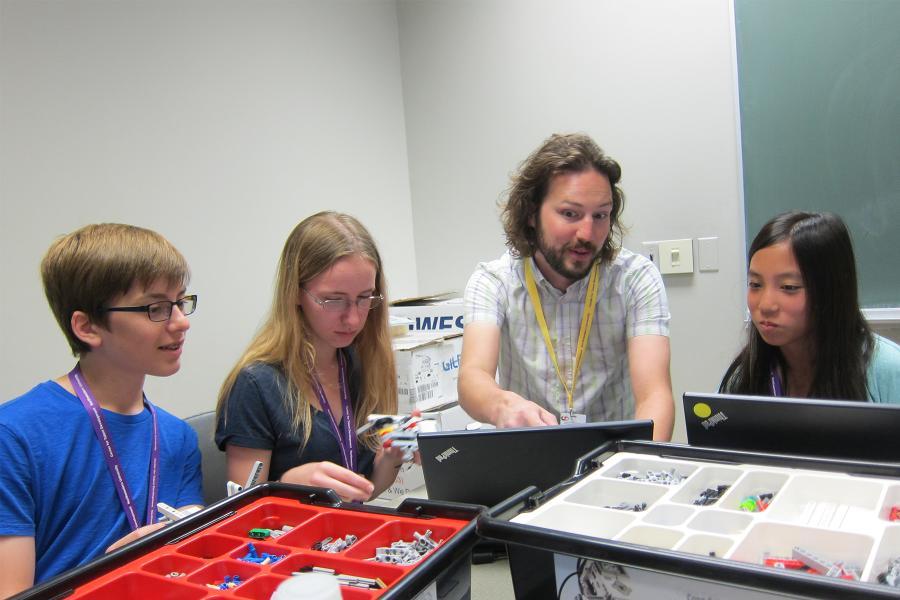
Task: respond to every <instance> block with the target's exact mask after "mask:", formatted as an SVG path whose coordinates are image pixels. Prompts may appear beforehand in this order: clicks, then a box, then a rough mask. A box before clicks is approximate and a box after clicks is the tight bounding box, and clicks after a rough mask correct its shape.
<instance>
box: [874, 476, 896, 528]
mask: <svg viewBox="0 0 900 600" xmlns="http://www.w3.org/2000/svg"><path fill="white" fill-rule="evenodd" d="M894 507H897V508H900V485H891V486H888V488H887V491H886V493H885V494H884V501H883V502H882V503H881V509H880V510H879V511H878V518H879V519H884V520H885V521H888V523H893V524H895V525H898V526H900V521H891V520H890V518H891V509H892V508H894Z"/></svg>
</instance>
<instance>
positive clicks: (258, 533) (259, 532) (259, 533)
mask: <svg viewBox="0 0 900 600" xmlns="http://www.w3.org/2000/svg"><path fill="white" fill-rule="evenodd" d="M247 535H249V536H250V537H252V538H254V539H257V540H264V539H266V538H267V537H269V536H270V535H272V530H271V529H263V528H261V527H256V528H254V529H251V530H250V532H249V533H248V534H247Z"/></svg>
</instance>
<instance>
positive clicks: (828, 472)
mask: <svg viewBox="0 0 900 600" xmlns="http://www.w3.org/2000/svg"><path fill="white" fill-rule="evenodd" d="M618 449H619V450H620V451H617V452H615V453H613V454H611V455H610V454H607V455H606V456H605V457H602V458H601V459H598V460H597V463H598V465H599V466H597V467H596V468H595V469H594V470H593V471H591V472H588V473H584V474H582V475H579V476H576V477H574V478H573V480H571V481H570V482H565V483H563V484H561V485H560V486H558V489H555V490H550V491H549V492H548V493H546V494H545V495H543V497H542V498H540V499H539V500H538V501H537V502H536V503H537V504H538V506H537V508H534V509H532V510H528V509H527V506H526V509H525V510H524V511H523V512H519V513H518V514H516V516H514V517H512V518H510V519H509V521H510V522H511V523H515V524H523V525H527V526H529V528H531V527H534V528H541V529H550V530H553V531H555V532H560V533H565V534H571V535H570V537H572V538H573V539H576V542H575V544H576V546H577V539H578V537H579V536H588V537H591V538H599V539H603V540H611V541H613V542H618V543H624V544H636V545H642V546H648V547H651V548H656V549H660V550H663V551H672V553H670V554H673V553H686V554H688V555H692V556H698V557H704V558H705V559H708V558H710V557H712V558H714V559H724V560H714V561H708V560H704V561H703V562H706V563H710V562H712V563H713V564H716V563H718V564H720V565H721V564H723V563H727V562H731V561H737V562H739V563H746V564H748V565H757V566H759V567H761V569H762V570H764V571H769V572H771V571H776V570H777V569H776V568H774V567H770V566H763V565H764V560H765V559H766V558H767V557H770V558H775V557H784V558H791V557H792V554H793V552H794V549H795V548H796V547H799V548H801V549H803V550H804V551H805V552H807V553H808V554H810V555H812V556H814V557H816V558H820V559H822V561H823V562H827V563H836V562H838V563H842V564H843V565H845V566H846V567H848V568H850V567H855V568H856V569H857V572H858V574H859V582H861V583H863V584H865V583H868V584H870V585H860V584H859V583H855V585H854V587H856V588H867V589H869V590H870V591H872V590H873V588H874V587H875V586H877V588H878V589H879V591H885V592H889V593H890V592H896V593H897V594H898V596H900V589H896V588H890V587H889V586H886V585H883V584H879V583H878V575H879V573H882V572H884V571H886V570H887V568H888V565H889V563H890V561H891V560H893V559H897V558H900V521H894V522H892V521H890V513H891V508H892V507H894V506H897V505H900V479H898V478H900V465H885V464H881V465H879V464H875V463H857V462H847V461H832V460H822V459H803V458H797V457H784V456H777V455H766V454H757V453H748V452H729V451H719V450H711V449H703V448H689V447H686V446H678V445H674V444H653V443H640V442H620V443H619V444H618ZM629 449H633V450H635V451H628V450H629ZM601 461H602V462H601ZM648 472H650V473H653V475H652V477H654V478H657V479H659V475H658V474H659V473H668V474H675V475H676V477H675V478H674V479H675V481H671V480H670V481H667V482H662V481H658V480H657V481H646V480H641V479H645V478H646V476H647V474H648ZM623 473H624V474H625V475H624V476H623ZM859 473H865V475H859ZM872 473H875V474H876V475H875V476H873V475H871V474H872ZM718 486H728V487H727V489H725V490H724V492H723V493H721V495H720V496H719V497H718V499H716V500H715V501H712V502H710V503H708V504H705V505H703V504H695V501H698V500H699V499H700V496H701V493H702V492H703V491H704V490H708V489H710V488H717V487H718ZM766 494H771V501H770V503H769V504H768V506H767V507H766V508H765V509H764V510H761V511H758V512H749V511H747V510H743V509H742V508H741V504H742V503H744V502H746V501H747V499H748V497H756V496H759V495H766ZM539 496H540V495H539ZM526 504H527V503H526ZM635 505H637V506H636V508H637V510H628V507H632V508H635ZM616 506H619V508H613V507H616ZM745 506H746V505H745ZM623 507H624V509H623ZM757 509H758V507H757ZM495 514H496V512H495ZM534 547H540V543H538V544H535V545H534ZM575 553H576V554H581V555H582V556H586V555H587V554H585V553H578V552H575ZM634 566H640V565H639V564H635V565H634ZM794 573H799V572H798V571H794ZM804 576H805V577H806V578H807V579H808V580H809V581H810V582H815V583H816V584H821V583H823V581H822V580H823V579H832V578H830V577H825V576H823V575H814V574H804ZM816 579H818V580H819V581H815V580H816ZM847 583H849V582H847ZM844 584H845V582H844V580H842V581H841V583H840V584H839V586H838V588H837V589H841V587H843V586H844ZM816 587H819V586H818V585H816ZM844 589H846V588H844ZM836 591H837V590H836ZM814 595H815V594H814ZM834 597H840V596H834Z"/></svg>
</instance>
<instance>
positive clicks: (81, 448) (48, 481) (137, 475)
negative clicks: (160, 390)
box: [0, 381, 203, 583]
mask: <svg viewBox="0 0 900 600" xmlns="http://www.w3.org/2000/svg"><path fill="white" fill-rule="evenodd" d="M156 414H157V417H158V422H159V433H160V446H159V450H160V480H159V501H160V502H165V503H166V504H169V505H170V506H186V505H188V504H202V503H203V493H202V491H201V485H202V478H201V475H200V451H199V450H198V448H197V434H196V433H194V430H193V429H191V428H190V426H189V425H187V424H186V423H185V422H184V421H182V420H181V419H179V418H177V417H175V416H173V415H171V414H169V413H167V412H166V411H164V410H162V409H161V408H159V407H156ZM103 417H104V419H105V420H106V424H107V426H108V429H109V432H110V435H111V436H112V440H113V444H114V446H115V449H116V452H117V453H118V455H119V460H120V461H121V463H122V468H123V469H124V470H125V477H126V480H127V481H128V486H129V489H130V490H131V493H132V495H133V496H134V502H135V506H136V507H137V509H138V510H137V512H138V517H139V518H140V519H141V521H142V522H141V524H142V525H145V524H146V523H144V522H143V520H144V518H145V517H146V514H147V484H148V476H149V472H150V440H151V437H152V430H153V419H152V417H151V415H150V411H148V410H147V409H146V408H144V410H143V411H142V412H141V413H139V414H136V415H121V414H118V413H114V412H110V411H108V410H104V411H103ZM129 531H131V529H130V527H129V526H128V521H127V519H126V518H125V512H124V510H123V509H122V505H121V504H120V502H119V497H118V495H117V494H116V488H115V486H114V485H113V482H112V478H111V477H110V474H109V470H108V469H107V467H106V462H105V461H104V459H103V453H102V451H101V449H100V444H99V443H98V442H97V438H96V436H95V434H94V429H93V427H92V426H91V421H90V419H89V418H88V416H87V413H86V412H85V410H84V407H83V406H82V405H81V401H80V400H79V399H78V398H77V397H76V396H73V395H72V394H70V393H69V392H67V391H66V390H65V389H63V388H62V387H61V386H60V385H59V384H57V383H55V382H53V381H46V382H44V383H41V384H39V385H38V386H36V387H35V388H33V389H32V390H31V391H29V392H28V393H26V394H25V395H23V396H20V397H18V398H16V399H15V400H11V401H9V402H7V403H5V404H3V405H0V535H15V536H27V537H34V545H35V546H34V547H35V559H36V560H35V583H40V582H42V581H44V580H46V579H49V578H50V577H53V576H54V575H57V574H59V573H61V572H63V571H66V570H68V569H71V568H73V567H76V566H78V565H80V564H83V563H85V562H88V561H89V560H91V559H93V558H96V557H97V556H100V555H101V554H103V553H104V552H105V551H106V548H107V547H108V546H109V545H110V544H112V543H113V542H115V541H116V540H118V539H119V538H121V537H123V536H124V535H126V534H127V533H128V532H129Z"/></svg>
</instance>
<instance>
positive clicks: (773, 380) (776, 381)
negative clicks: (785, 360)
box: [769, 367, 784, 396]
mask: <svg viewBox="0 0 900 600" xmlns="http://www.w3.org/2000/svg"><path fill="white" fill-rule="evenodd" d="M769 384H770V387H771V389H772V395H773V396H784V389H783V388H782V387H781V377H779V376H778V371H777V370H776V369H775V367H769Z"/></svg>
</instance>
